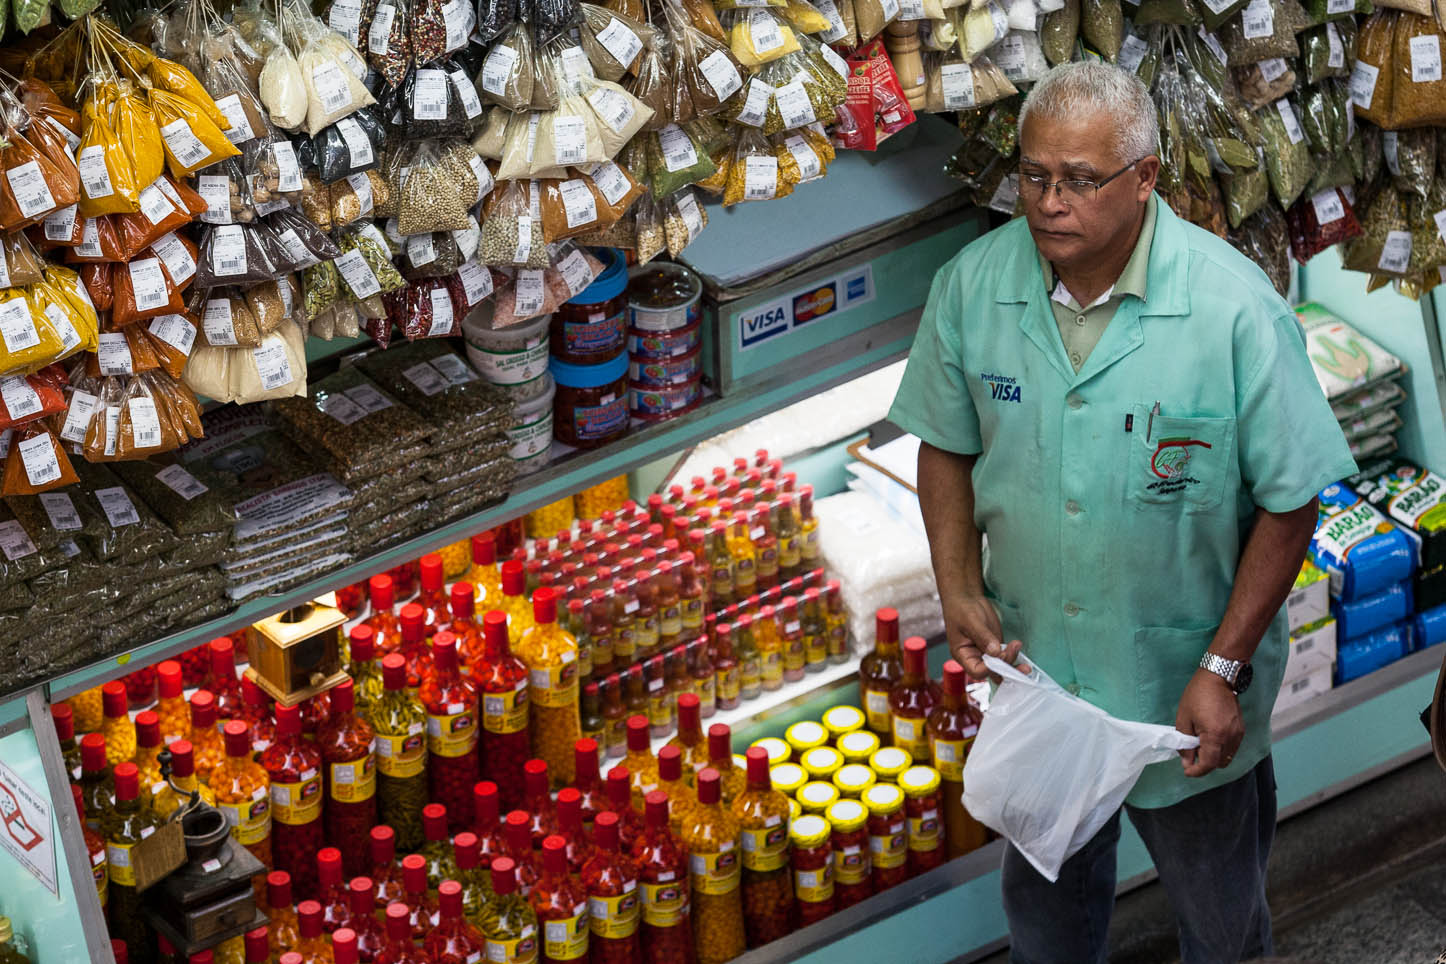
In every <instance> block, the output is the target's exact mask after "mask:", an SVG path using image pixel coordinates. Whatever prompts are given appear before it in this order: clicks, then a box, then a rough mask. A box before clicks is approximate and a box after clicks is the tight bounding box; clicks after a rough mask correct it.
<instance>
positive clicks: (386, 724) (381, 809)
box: [367, 653, 427, 876]
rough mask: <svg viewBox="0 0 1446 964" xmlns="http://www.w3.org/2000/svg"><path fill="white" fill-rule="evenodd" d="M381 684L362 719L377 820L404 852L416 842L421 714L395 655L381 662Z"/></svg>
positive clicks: (423, 760)
mask: <svg viewBox="0 0 1446 964" xmlns="http://www.w3.org/2000/svg"><path fill="white" fill-rule="evenodd" d="M382 681H383V685H384V687H385V689H384V690H383V691H382V697H381V699H379V700H377V702H376V703H375V704H374V705H373V706H372V707H371V711H370V712H371V716H370V718H369V719H368V721H367V722H369V723H370V724H371V726H372V731H373V732H374V733H375V734H376V741H375V746H376V755H377V818H378V819H379V820H380V821H381V822H382V823H384V824H386V825H387V826H389V827H391V828H392V829H393V830H394V831H395V832H396V835H397V845H398V846H400V847H401V848H402V849H403V850H408V851H410V850H415V849H416V848H417V847H420V846H421V844H422V807H423V806H424V805H425V804H426V802H427V711H426V708H425V707H423V706H422V704H421V702H420V701H419V700H418V699H417V697H416V696H415V695H414V694H412V693H411V692H409V691H408V690H407V663H406V660H405V659H403V658H402V656H401V654H400V653H391V654H389V655H388V656H386V657H385V658H383V659H382ZM373 876H375V875H373Z"/></svg>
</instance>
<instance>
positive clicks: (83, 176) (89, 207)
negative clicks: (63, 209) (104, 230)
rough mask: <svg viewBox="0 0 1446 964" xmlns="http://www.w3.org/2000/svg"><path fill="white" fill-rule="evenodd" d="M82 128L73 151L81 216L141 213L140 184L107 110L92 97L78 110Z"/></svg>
mask: <svg viewBox="0 0 1446 964" xmlns="http://www.w3.org/2000/svg"><path fill="white" fill-rule="evenodd" d="M81 109H82V110H83V111H84V114H85V129H84V133H82V134H81V138H80V147H79V149H78V150H77V151H76V166H77V168H78V169H79V173H80V188H81V197H80V202H79V203H80V214H81V216H82V217H87V218H93V217H99V216H100V215H102V214H116V213H122V212H127V211H139V210H140V193H141V189H140V185H139V184H138V183H136V171H135V167H134V166H132V164H131V161H130V158H129V157H128V156H127V155H126V153H125V148H124V147H123V146H122V144H121V142H120V138H119V137H118V136H117V135H116V133H115V130H114V129H113V128H112V127H111V125H110V117H109V113H110V112H109V111H107V110H105V109H104V105H102V104H100V103H98V102H97V100H96V98H94V97H91V98H89V99H87V100H86V101H85V103H84V104H83V105H82V108H81Z"/></svg>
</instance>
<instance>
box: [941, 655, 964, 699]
mask: <svg viewBox="0 0 1446 964" xmlns="http://www.w3.org/2000/svg"><path fill="white" fill-rule="evenodd" d="M968 684H969V674H968V673H966V672H964V667H962V666H960V665H959V664H958V663H957V662H955V661H954V660H952V659H947V660H945V661H944V692H945V693H947V694H948V695H949V696H951V697H954V698H955V699H957V700H960V701H962V700H963V699H964V692H965V690H964V688H965V687H966V686H967V685H968Z"/></svg>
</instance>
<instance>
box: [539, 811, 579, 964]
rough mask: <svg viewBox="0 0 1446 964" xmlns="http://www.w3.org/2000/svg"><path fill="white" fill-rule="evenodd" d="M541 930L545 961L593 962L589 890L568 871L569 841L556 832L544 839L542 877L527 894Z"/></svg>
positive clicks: (549, 962) (543, 958) (548, 963)
mask: <svg viewBox="0 0 1446 964" xmlns="http://www.w3.org/2000/svg"><path fill="white" fill-rule="evenodd" d="M527 899H528V902H529V903H530V904H532V910H533V913H535V914H536V915H537V922H538V925H539V926H540V927H541V929H542V941H541V943H542V960H543V961H544V962H546V964H551V962H554V961H590V960H591V959H592V957H591V955H590V954H589V949H588V920H587V892H586V891H585V890H583V887H582V885H581V884H580V883H578V882H577V881H576V880H574V879H573V878H572V876H571V875H570V874H569V873H568V866H567V841H565V840H564V839H563V838H562V837H560V836H557V835H555V834H554V835H553V836H550V837H548V838H547V839H546V840H544V841H543V842H542V877H541V879H539V880H538V881H537V886H535V887H533V888H532V893H531V894H530V895H529V896H528V898H527Z"/></svg>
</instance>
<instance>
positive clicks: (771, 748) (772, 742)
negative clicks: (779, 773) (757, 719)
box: [749, 736, 793, 766]
mask: <svg viewBox="0 0 1446 964" xmlns="http://www.w3.org/2000/svg"><path fill="white" fill-rule="evenodd" d="M749 746H759V747H762V748H763V752H765V753H767V754H768V765H769V766H777V765H778V764H780V763H787V762H788V758H789V757H790V756H792V755H793V749H792V748H791V747H790V746H789V745H788V744H787V743H786V742H784V741H783V740H780V739H779V738H778V737H776V736H765V737H764V738H763V739H761V740H754V741H753V742H752V743H750V744H749Z"/></svg>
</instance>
